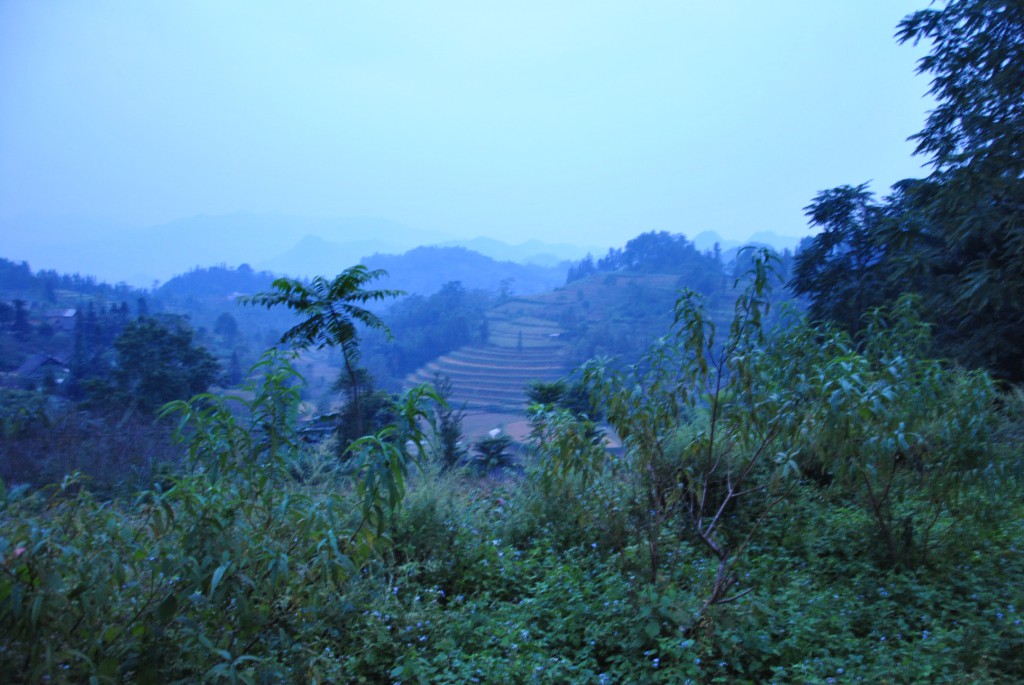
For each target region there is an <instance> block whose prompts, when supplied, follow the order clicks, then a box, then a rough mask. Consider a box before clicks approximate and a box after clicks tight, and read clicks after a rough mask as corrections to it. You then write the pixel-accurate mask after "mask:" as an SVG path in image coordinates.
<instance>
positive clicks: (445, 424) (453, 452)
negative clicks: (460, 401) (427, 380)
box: [430, 376, 469, 471]
mask: <svg viewBox="0 0 1024 685" xmlns="http://www.w3.org/2000/svg"><path fill="white" fill-rule="evenodd" d="M434 391H435V392H436V393H437V397H438V400H437V402H435V403H434V406H433V408H432V409H431V412H430V450H431V454H432V456H433V459H434V461H436V462H438V463H439V464H440V465H441V469H442V470H445V471H447V470H449V469H453V468H455V467H456V466H458V465H459V464H460V463H462V461H463V460H465V458H466V457H467V456H468V454H469V451H468V450H467V449H466V448H465V446H464V445H463V438H464V436H463V433H462V420H463V417H464V412H463V410H462V409H460V408H458V407H453V406H451V396H452V382H451V379H450V378H448V377H447V376H445V377H443V378H442V377H440V376H438V377H435V379H434Z"/></svg>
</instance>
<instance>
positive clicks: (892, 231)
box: [793, 0, 1024, 382]
mask: <svg viewBox="0 0 1024 685" xmlns="http://www.w3.org/2000/svg"><path fill="white" fill-rule="evenodd" d="M1022 36H1024V9H1022V8H1021V7H1020V5H1019V4H1018V3H1012V2H1010V3H1007V2H1001V1H999V0H952V1H949V2H945V3H942V6H941V7H932V8H928V9H924V10H920V11H918V12H915V13H913V14H911V15H910V16H908V17H907V18H906V19H904V20H903V22H901V24H900V28H899V33H898V37H899V39H900V41H901V42H906V41H913V42H917V41H921V40H924V41H927V42H928V43H929V46H930V49H929V53H928V55H927V56H925V57H924V58H923V59H922V60H921V61H920V66H919V71H920V72H922V73H929V74H931V75H932V77H933V79H932V85H931V94H932V95H933V96H935V98H936V100H937V102H938V104H937V106H936V108H935V109H934V110H933V111H932V112H931V113H930V114H929V117H928V120H927V121H926V122H925V126H924V128H923V129H922V130H921V131H920V132H918V133H917V134H915V135H914V136H913V139H915V140H917V142H918V147H917V153H919V154H925V155H928V156H930V161H931V164H932V166H933V169H934V170H933V172H932V173H931V174H930V175H929V176H928V177H927V178H924V179H907V180H904V181H901V182H899V183H897V184H896V185H895V186H894V187H893V192H892V194H891V195H890V197H888V198H886V200H885V201H884V203H883V204H882V205H881V206H879V205H876V204H875V203H873V202H872V201H871V200H870V197H869V196H867V195H866V194H865V193H864V191H863V187H858V188H848V187H843V188H837V189H834V190H832V191H826V192H825V193H822V194H820V195H819V197H818V199H817V200H816V202H815V204H814V205H812V207H811V209H812V219H813V220H814V222H815V223H817V224H819V225H821V226H823V227H824V228H825V230H824V231H823V232H822V233H820V234H819V235H818V236H816V237H815V238H814V240H813V241H812V245H811V249H810V250H806V251H805V252H804V253H802V254H801V255H799V256H798V258H797V262H798V266H797V271H796V274H795V277H794V281H793V284H794V287H795V288H796V290H798V291H800V292H803V293H807V294H808V295H809V296H810V298H811V302H812V308H814V309H815V311H816V312H817V313H819V314H821V315H823V316H828V317H830V318H832V319H833V320H835V321H837V322H839V323H841V324H842V325H844V326H846V327H847V328H848V329H849V330H856V329H857V327H858V326H857V324H859V322H860V320H861V318H862V317H863V316H864V315H865V314H866V313H867V312H868V311H870V309H871V308H873V307H875V306H879V305H883V304H886V305H891V304H892V303H894V302H895V300H896V298H897V296H898V295H899V294H900V293H901V292H913V293H916V294H918V295H919V296H920V297H921V299H922V301H923V310H924V311H926V312H928V320H929V322H930V323H932V324H934V325H935V342H936V343H937V345H938V347H939V349H940V350H941V353H942V354H943V355H946V356H951V357H955V358H956V359H957V360H959V361H960V362H962V363H965V364H968V365H971V366H975V367H983V368H987V369H989V370H990V371H992V372H993V373H994V374H996V375H997V376H999V377H1001V378H1004V379H1007V380H1009V381H1013V382H1019V381H1020V380H1022V379H1024V362H1022V359H1024V355H1022V354H1021V351H1020V344H1019V343H1020V341H1021V340H1022V339H1024V314H1022V311H1024V310H1022V307H1024V305H1022V304H1021V303H1022V302H1024V277H1022V276H1021V274H1024V210H1022V208H1024V152H1022V151H1024V143H1022V140H1024V123H1022V120H1021V117H1022V114H1024V85H1022V84H1024V75H1022V69H1024V67H1022V66H1021V65H1022V64H1024V38H1022ZM837 199H838V200H840V203H839V205H837V204H836V200H837ZM844 199H845V206H846V207H849V208H854V209H856V211H853V212H847V213H846V214H845V215H844V214H843V212H842V211H831V210H834V209H841V208H842V207H843V206H844V205H843V200H844ZM821 210H829V211H824V212H823V211H821ZM882 217H884V219H882ZM854 261H855V262H856V264H854V263H853V262H854ZM841 266H854V267H856V268H852V269H849V270H848V271H844V270H842V269H840V268H836V267H841ZM853 294H856V295H857V297H853V296H852V295H853ZM863 295H868V297H862V296H863Z"/></svg>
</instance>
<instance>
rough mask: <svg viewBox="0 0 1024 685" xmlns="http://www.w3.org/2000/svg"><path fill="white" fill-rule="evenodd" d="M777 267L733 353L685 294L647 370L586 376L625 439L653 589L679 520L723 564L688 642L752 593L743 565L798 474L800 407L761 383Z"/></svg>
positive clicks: (761, 263)
mask: <svg viewBox="0 0 1024 685" xmlns="http://www.w3.org/2000/svg"><path fill="white" fill-rule="evenodd" d="M768 259H769V255H768V253H764V254H763V256H762V257H761V258H760V259H759V260H757V261H756V262H755V271H754V273H753V274H752V280H751V283H750V285H749V286H748V287H747V290H746V291H745V292H744V294H743V295H742V296H741V297H740V298H739V299H738V300H737V303H736V312H735V317H734V319H733V323H732V326H731V328H730V331H729V335H728V338H727V339H726V340H725V341H724V344H719V343H718V342H717V341H716V339H715V328H714V325H713V324H712V323H711V322H710V321H709V320H707V318H706V317H705V316H704V315H703V313H702V312H701V309H700V307H699V304H698V301H697V296H696V295H695V294H694V293H692V292H684V293H683V294H682V296H681V297H680V299H679V301H678V303H677V306H676V327H675V328H674V329H673V332H672V336H671V338H668V339H662V340H661V341H659V342H658V343H656V344H655V345H654V346H653V347H652V349H651V351H650V352H649V353H648V355H647V356H646V357H645V358H644V359H643V360H641V362H640V364H638V365H636V366H634V367H633V368H632V369H631V370H630V371H628V372H625V373H623V372H619V371H614V370H612V371H609V370H607V369H606V368H604V367H603V366H602V365H601V364H600V363H595V364H591V365H589V367H588V368H587V369H586V370H585V372H584V374H585V378H586V381H587V383H588V385H589V387H590V388H591V389H592V392H593V393H594V395H595V398H596V399H597V401H598V402H599V403H600V404H601V405H602V406H604V407H605V408H606V411H607V415H608V422H609V423H610V424H611V425H612V427H613V428H614V429H615V430H616V432H617V433H618V435H619V436H620V437H621V438H622V441H623V445H624V448H625V451H626V454H625V464H626V466H625V469H626V477H627V478H630V479H632V480H633V481H634V482H635V484H636V485H635V487H636V489H637V491H638V492H642V493H643V495H642V496H641V498H642V499H641V507H642V510H643V511H644V512H645V519H646V520H644V521H643V522H642V523H641V524H640V530H641V531H642V534H643V536H644V538H645V544H646V548H647V549H646V552H647V559H648V563H649V575H650V581H651V582H652V583H657V582H658V581H659V573H660V572H661V571H662V568H661V567H662V564H663V563H664V556H665V553H664V550H663V549H662V543H663V534H664V530H665V527H666V526H667V525H668V523H669V522H670V521H671V520H672V519H673V518H676V517H678V518H679V524H681V525H684V526H685V529H686V530H687V531H688V533H689V534H690V535H692V536H693V539H694V540H697V541H699V543H700V544H702V545H703V546H704V547H705V549H706V550H707V551H708V552H709V553H710V554H711V555H712V557H713V558H714V560H715V563H716V564H717V571H716V574H715V577H714V579H713V581H712V583H711V587H710V589H709V590H708V592H707V596H706V599H705V601H704V602H703V604H702V605H701V606H700V607H699V608H697V609H696V611H695V613H694V615H693V617H692V618H691V619H684V620H683V621H682V623H683V628H684V630H685V631H687V632H689V631H691V630H692V629H693V628H694V627H695V625H696V623H697V622H698V621H700V620H701V619H702V618H703V616H704V614H705V613H706V611H707V609H708V608H709V607H711V606H713V605H715V604H719V603H722V602H731V601H735V599H736V598H737V597H739V596H742V594H743V593H745V592H746V591H745V590H744V591H742V592H741V593H740V594H734V593H735V592H736V590H735V586H736V584H737V580H738V578H737V576H736V570H735V568H736V564H737V562H738V561H739V560H740V559H742V557H743V554H744V552H745V550H746V548H747V546H748V545H749V544H750V541H751V539H752V537H753V535H754V533H755V531H756V529H757V527H758V526H759V525H760V523H761V521H762V520H763V518H764V516H767V514H768V513H769V512H770V511H771V510H772V509H773V508H774V507H775V506H776V505H777V504H779V503H780V502H781V501H782V500H783V499H784V498H785V496H786V495H787V494H788V491H789V489H790V488H791V487H792V484H793V483H795V479H796V475H797V474H796V466H795V463H794V461H793V454H792V453H791V452H790V447H791V443H789V442H788V440H787V438H788V437H789V435H790V433H791V432H792V431H793V430H794V428H795V426H796V424H797V423H798V418H797V412H796V410H795V406H794V404H793V403H792V402H791V401H790V400H789V399H788V398H785V397H784V396H780V395H779V394H778V393H776V392H774V388H773V387H771V386H769V387H762V386H761V384H760V382H759V381H760V380H761V377H762V376H763V374H764V373H765V371H764V370H763V369H762V368H761V355H760V353H759V346H760V344H761V343H762V336H763V333H762V328H761V326H762V317H763V315H764V308H765V304H766V302H767V300H766V291H767V288H768V286H769V277H770V270H769V267H768V262H767V260H768ZM677 341H678V344H677ZM754 498H756V499H757V500H759V501H760V509H761V513H760V514H758V515H756V516H754V517H753V518H750V519H748V518H742V519H740V520H739V521H735V520H734V519H735V518H736V517H735V516H733V515H732V513H733V511H734V510H735V509H736V508H737V506H740V503H741V502H742V501H744V500H750V499H754Z"/></svg>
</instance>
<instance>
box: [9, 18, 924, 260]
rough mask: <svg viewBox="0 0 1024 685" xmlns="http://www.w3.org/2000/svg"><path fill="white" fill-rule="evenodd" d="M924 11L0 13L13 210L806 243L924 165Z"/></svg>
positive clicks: (546, 235) (599, 238) (597, 237)
mask: <svg viewBox="0 0 1024 685" xmlns="http://www.w3.org/2000/svg"><path fill="white" fill-rule="evenodd" d="M925 6H927V2H926V0H916V1H914V2H909V1H903V0H803V1H801V2H796V1H793V0H772V1H771V2H765V1H762V0H742V1H741V0H701V1H699V2H698V1H697V0H675V1H672V2H644V1H639V0H630V1H629V2H624V1H620V2H597V1H594V0H587V1H583V2H560V1H558V0H541V1H536V2H534V1H529V0H526V1H523V0H520V1H516V2H511V1H509V2H486V1H484V0H467V1H466V2H457V1H447V0H444V1H440V2H438V1H431V2H424V1H419V2H387V1H384V0H381V1H379V2H358V3H357V2H342V1H337V2H327V1H324V2H295V1H293V0H289V1H288V2H285V1H283V0H282V1H280V2H255V1H245V2H242V1H237V2H227V1H223V2H220V1H216V0H196V1H193V2H188V1H178V0H176V1H173V2H156V1H152V2H140V1H136V0H125V1H123V2H101V1H94V0H49V1H47V2H36V1H33V0H0V218H7V219H9V218H10V217H12V216H20V215H53V214H73V215H82V216H88V217H94V218H99V219H103V220H114V221H119V222H126V223H129V224H135V225H150V224H156V223H162V222H166V221H170V220H173V219H177V218H182V217H187V216H191V215H195V214H199V213H209V214H219V213H228V212H233V211H238V210H243V211H252V212H283V213H289V214H298V215H304V216H352V215H361V216H375V217H382V218H388V219H392V220H395V221H399V222H403V223H405V224H408V225H410V226H413V227H419V228H424V229H430V230H440V231H444V232H446V233H449V234H451V235H453V236H457V237H472V236H476V235H488V236H491V237H495V238H498V239H502V240H506V241H511V242H521V241H523V240H525V239H528V238H539V239H542V240H547V241H567V242H578V243H585V244H597V245H613V244H614V245H617V244H622V243H623V242H624V241H625V240H626V239H628V238H630V237H632V236H634V235H636V234H637V233H639V232H641V231H645V230H652V229H657V230H670V231H674V232H683V233H686V234H688V235H691V236H692V235H695V234H696V233H699V232H700V231H702V230H706V229H711V230H716V231H718V232H719V233H721V234H722V235H724V236H726V237H739V238H745V237H747V236H748V235H749V234H751V233H753V232H755V231H759V230H774V231H776V232H779V233H783V234H790V235H804V234H806V232H807V229H806V221H805V219H804V217H803V211H802V208H803V207H804V206H805V205H806V204H807V203H808V202H809V201H810V199H811V198H812V197H813V196H814V194H815V193H816V192H817V191H818V190H821V189H824V188H828V187H832V186H835V185H839V184H843V183H851V184H855V183H861V182H864V181H867V180H869V179H873V181H874V187H875V188H876V189H877V190H880V191H883V192H884V191H885V190H886V188H887V187H888V185H889V184H891V183H892V182H894V181H896V180H898V179H900V178H904V177H908V176H917V175H921V174H922V171H921V169H920V165H921V163H922V161H923V160H920V159H916V158H911V150H912V145H911V144H910V143H908V142H906V138H907V136H909V135H911V134H913V133H914V132H916V131H917V130H919V129H920V127H921V125H922V123H923V121H924V116H925V112H926V110H927V109H928V108H929V106H930V102H929V101H928V100H927V99H925V98H924V97H923V95H924V93H925V91H926V90H927V87H928V80H927V78H926V77H924V76H916V75H915V74H914V68H915V65H916V60H917V59H918V58H919V57H920V56H921V55H922V54H923V53H924V47H923V46H921V47H917V48H915V47H913V46H909V45H905V46H898V45H897V44H896V42H895V41H894V39H893V37H892V36H893V33H894V31H895V26H896V24H897V23H898V21H899V20H900V19H901V18H902V17H903V16H904V15H906V14H907V13H909V12H911V11H913V10H915V9H921V8H922V7H925ZM7 225H8V226H11V225H13V224H11V223H9V222H7Z"/></svg>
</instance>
